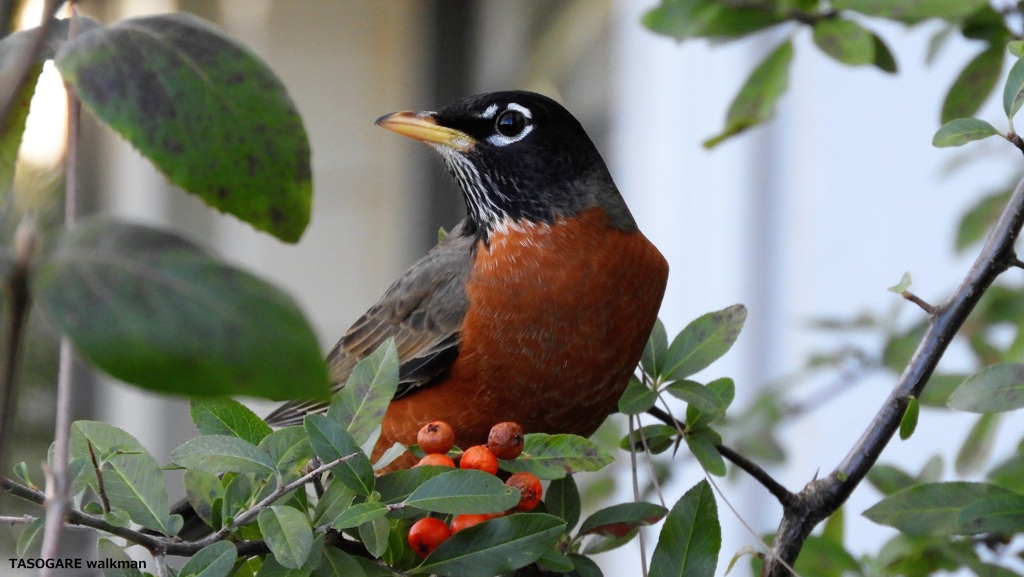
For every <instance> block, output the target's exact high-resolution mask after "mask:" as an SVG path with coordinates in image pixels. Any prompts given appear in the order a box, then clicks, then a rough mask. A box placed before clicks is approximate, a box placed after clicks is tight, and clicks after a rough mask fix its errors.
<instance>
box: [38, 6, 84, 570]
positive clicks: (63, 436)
mask: <svg viewBox="0 0 1024 577" xmlns="http://www.w3.org/2000/svg"><path fill="white" fill-rule="evenodd" d="M68 10H69V11H70V12H71V23H70V26H69V27H68V38H74V37H75V36H76V35H77V34H78V15H77V13H76V12H75V3H74V0H71V1H70V2H68ZM65 89H66V90H67V98H68V140H67V153H66V154H67V156H66V158H65V160H64V170H65V178H64V223H65V225H67V226H68V227H70V226H71V225H73V224H74V221H75V210H76V205H77V198H78V140H79V136H78V128H79V115H80V112H81V104H80V103H79V101H78V97H77V96H76V95H75V91H74V90H73V89H71V87H69V86H67V85H65ZM73 367H74V350H73V348H72V346H71V342H70V341H69V340H68V338H67V337H66V336H65V337H62V338H61V340H60V360H59V362H58V368H57V410H56V421H57V422H56V424H55V425H54V448H53V470H52V477H51V478H52V480H53V488H52V489H53V490H52V491H48V493H49V495H50V499H49V501H48V502H47V504H46V527H45V528H44V529H43V544H42V553H41V554H42V556H43V558H45V559H52V558H56V557H58V553H59V549H60V531H61V528H62V527H63V525H64V516H65V515H66V514H67V512H68V509H69V507H68V491H69V485H70V483H69V482H68V453H69V446H70V437H71V383H72V380H73V379H72V376H73V375H72V372H73V371H72V370H73ZM52 574H53V569H47V568H44V569H43V570H41V571H40V577H50V575H52Z"/></svg>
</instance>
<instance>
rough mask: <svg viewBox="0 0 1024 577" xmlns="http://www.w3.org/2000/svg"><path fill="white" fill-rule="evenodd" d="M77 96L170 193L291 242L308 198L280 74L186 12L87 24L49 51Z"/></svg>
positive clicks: (305, 216)
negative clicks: (156, 172) (164, 180)
mask: <svg viewBox="0 0 1024 577" xmlns="http://www.w3.org/2000/svg"><path fill="white" fill-rule="evenodd" d="M55 61H56V64H57V68H58V69H59V70H60V72H61V74H62V75H63V76H64V80H65V82H67V83H68V85H70V86H71V87H72V88H73V89H74V90H75V92H76V93H77V94H78V97H79V98H80V99H81V100H82V102H83V103H84V104H85V105H86V106H87V107H88V108H89V109H90V110H92V111H93V112H94V113H95V114H96V116H98V117H99V118H100V120H102V121H103V122H105V123H107V124H108V125H110V126H111V127H112V128H113V129H114V130H116V131H117V132H118V133H119V134H121V136H123V137H124V138H126V139H127V140H128V141H129V142H131V143H132V144H133V145H134V146H135V147H136V148H138V149H139V151H140V152H142V154H144V155H145V156H146V157H147V158H149V159H150V160H151V161H153V163H154V164H155V165H156V166H157V167H158V168H159V169H160V170H161V171H163V172H164V174H166V175H167V177H168V178H169V179H170V180H171V182H173V183H174V184H177V185H178V186H180V187H181V188H183V189H185V190H187V191H189V192H191V193H193V194H196V195H198V196H199V197H200V198H202V199H203V200H204V201H205V202H206V203H207V204H209V205H211V206H213V207H215V208H217V209H219V210H222V211H224V212H228V213H230V214H233V215H235V216H237V217H238V218H240V219H242V220H244V221H246V222H248V223H250V224H252V225H253V226H255V227H256V228H257V229H260V230H263V231H266V232H269V233H271V234H273V235H274V236H276V237H278V238H280V239H282V240H285V241H288V242H295V241H297V240H298V239H299V237H300V236H302V232H303V231H304V230H305V228H306V225H307V224H308V223H309V213H310V205H311V203H312V180H311V172H310V151H309V142H308V139H307V137H306V130H305V128H304V127H303V125H302V119H301V118H300V117H299V113H298V111H297V110H296V108H295V104H294V103H293V102H292V100H291V98H290V97H289V96H288V93H287V91H286V90H285V88H284V85H283V84H282V83H281V81H280V80H279V79H278V78H277V76H275V75H274V73H273V72H272V71H271V70H270V69H269V68H268V67H267V65H266V64H265V63H264V62H263V61H262V60H260V59H259V58H258V57H257V56H256V55H255V54H253V53H252V52H250V51H249V50H247V49H246V48H245V47H243V46H242V45H240V44H238V43H237V42H235V41H234V40H232V39H230V38H228V37H227V36H225V35H224V34H223V33H221V32H220V31H219V30H217V29H216V28H214V27H213V26H212V25H210V24H209V23H207V22H204V21H202V20H200V19H199V18H196V17H195V16H191V15H188V14H163V15H159V16H148V17H145V18H133V19H130V20H123V21H121V22H118V23H116V24H113V25H111V26H106V27H102V28H95V29H92V30H88V31H86V32H84V33H82V34H81V35H79V36H78V37H77V38H75V39H74V40H73V41H71V42H69V43H67V44H65V45H64V46H63V47H62V48H61V50H60V51H58V53H57V55H56V59H55Z"/></svg>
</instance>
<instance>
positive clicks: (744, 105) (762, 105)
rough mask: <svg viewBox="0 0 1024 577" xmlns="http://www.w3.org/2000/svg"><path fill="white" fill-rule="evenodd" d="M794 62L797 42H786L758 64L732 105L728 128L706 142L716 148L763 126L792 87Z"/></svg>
mask: <svg viewBox="0 0 1024 577" xmlns="http://www.w3.org/2000/svg"><path fill="white" fill-rule="evenodd" d="M792 61H793V43H792V42H791V41H790V40H788V39H787V40H785V41H783V42H782V44H780V45H779V46H778V48H776V49H775V50H773V51H772V53H771V54H769V55H768V57H767V58H765V59H764V60H762V61H761V63H760V64H758V65H757V68H755V69H754V71H753V72H751V73H750V76H749V77H747V80H746V82H744V83H743V87H742V88H740V91H739V93H738V94H737V95H736V97H735V98H734V99H733V101H732V104H730V105H729V112H728V113H726V117H725V128H724V129H723V130H722V132H721V133H720V134H718V135H717V136H713V137H711V138H709V139H707V140H705V141H704V146H705V147H706V148H712V147H714V146H716V145H718V144H719V143H721V142H722V141H723V140H725V139H727V138H729V137H731V136H735V135H737V134H739V133H741V132H743V131H745V130H747V129H748V128H750V127H752V126H755V125H757V124H760V123H762V122H764V121H766V120H768V119H769V118H771V115H772V114H773V113H774V111H775V103H776V102H778V100H779V97H780V96H782V93H783V92H785V91H786V87H787V86H788V85H789V65H790V63H791V62H792Z"/></svg>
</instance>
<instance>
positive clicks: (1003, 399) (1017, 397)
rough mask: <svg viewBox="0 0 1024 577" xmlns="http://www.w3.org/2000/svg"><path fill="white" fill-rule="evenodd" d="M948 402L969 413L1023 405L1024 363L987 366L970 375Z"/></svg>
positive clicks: (1013, 408) (953, 406)
mask: <svg viewBox="0 0 1024 577" xmlns="http://www.w3.org/2000/svg"><path fill="white" fill-rule="evenodd" d="M947 404H948V405H949V408H951V409H954V410H957V411H967V412H970V413H1001V412H1005V411H1013V410H1016V409H1019V408H1021V407H1024V364H1020V363H1000V364H997V365H992V366H990V367H985V368H984V369H982V370H980V371H978V372H977V373H974V374H973V375H971V376H969V377H967V380H966V381H964V382H963V384H961V385H960V386H959V387H957V389H956V391H953V394H952V395H951V396H950V397H949V402H948V403H947Z"/></svg>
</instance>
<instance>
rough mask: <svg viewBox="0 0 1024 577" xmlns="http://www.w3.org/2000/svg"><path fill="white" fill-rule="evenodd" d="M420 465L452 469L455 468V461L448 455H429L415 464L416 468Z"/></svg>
mask: <svg viewBox="0 0 1024 577" xmlns="http://www.w3.org/2000/svg"><path fill="white" fill-rule="evenodd" d="M420 465H436V466H438V467H452V468H455V461H453V460H452V459H451V457H449V456H448V455H442V454H440V453H430V454H429V455H427V456H425V457H423V458H422V459H420V462H419V463H416V465H415V466H416V467H419V466H420Z"/></svg>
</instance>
